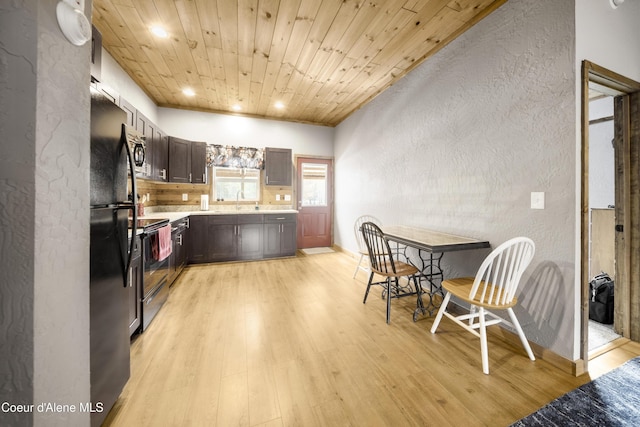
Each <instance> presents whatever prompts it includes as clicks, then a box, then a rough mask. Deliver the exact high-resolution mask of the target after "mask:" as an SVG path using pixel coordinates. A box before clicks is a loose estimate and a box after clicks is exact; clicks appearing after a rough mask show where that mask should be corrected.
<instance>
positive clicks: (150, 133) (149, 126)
mask: <svg viewBox="0 0 640 427" xmlns="http://www.w3.org/2000/svg"><path fill="white" fill-rule="evenodd" d="M135 128H136V130H137V131H138V132H140V133H141V134H142V136H144V166H143V168H142V174H138V175H137V176H138V178H144V179H153V167H152V166H153V156H154V152H155V144H154V135H155V132H156V129H157V127H156V126H155V125H154V124H153V123H151V121H150V120H149V119H148V118H146V117H145V116H144V115H143V114H142V113H140V111H138V110H136V118H135Z"/></svg>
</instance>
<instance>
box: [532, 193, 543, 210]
mask: <svg viewBox="0 0 640 427" xmlns="http://www.w3.org/2000/svg"><path fill="white" fill-rule="evenodd" d="M531 209H544V192H542V191H532V192H531Z"/></svg>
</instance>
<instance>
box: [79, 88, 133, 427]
mask: <svg viewBox="0 0 640 427" xmlns="http://www.w3.org/2000/svg"><path fill="white" fill-rule="evenodd" d="M125 121H126V113H125V112H124V111H123V110H121V109H120V108H119V107H118V106H117V105H115V104H113V103H112V102H111V101H109V100H108V99H107V98H106V97H104V96H103V95H101V94H99V93H95V92H94V91H92V94H91V175H90V176H91V177H90V180H91V209H90V211H91V227H90V229H91V246H90V258H91V264H90V265H91V268H90V271H91V272H90V277H91V280H90V334H91V335H90V343H91V372H90V378H91V403H92V405H93V410H92V413H91V425H92V426H99V425H101V424H102V422H103V421H104V419H105V417H106V416H107V414H108V413H109V410H110V409H111V407H112V406H113V404H114V403H115V401H116V400H117V399H118V396H120V393H121V392H122V389H123V388H124V386H125V384H126V383H127V381H128V380H129V374H130V366H129V361H130V359H129V356H130V355H129V346H130V340H129V309H128V305H127V301H128V295H129V290H128V288H127V286H128V283H127V277H128V269H129V268H130V265H129V264H130V262H131V255H130V254H131V248H130V246H129V245H130V243H129V238H128V218H129V216H130V214H131V216H134V215H135V209H134V207H135V205H134V204H133V203H132V202H131V200H136V197H135V196H136V194H135V187H136V186H135V172H134V173H131V172H130V171H131V169H132V168H133V167H132V164H133V163H132V158H131V157H132V156H131V152H130V147H129V145H128V143H127V140H126V138H125V136H124V131H123V126H124V125H123V123H124V122H125ZM128 172H129V173H128ZM130 179H131V180H132V181H131V186H130V187H129V188H128V185H127V184H128V182H129V180H130ZM130 190H131V193H129V191H130ZM129 194H131V199H129ZM134 224H135V221H134ZM131 240H132V241H133V239H131Z"/></svg>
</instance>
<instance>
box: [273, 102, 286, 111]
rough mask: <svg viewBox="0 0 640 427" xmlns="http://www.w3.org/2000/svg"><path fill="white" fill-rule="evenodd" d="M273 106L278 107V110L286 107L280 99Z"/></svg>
mask: <svg viewBox="0 0 640 427" xmlns="http://www.w3.org/2000/svg"><path fill="white" fill-rule="evenodd" d="M273 106H274V107H276V108H277V109H278V110H282V109H283V108H284V104H283V103H282V102H280V101H278V102H276V103H275V104H273Z"/></svg>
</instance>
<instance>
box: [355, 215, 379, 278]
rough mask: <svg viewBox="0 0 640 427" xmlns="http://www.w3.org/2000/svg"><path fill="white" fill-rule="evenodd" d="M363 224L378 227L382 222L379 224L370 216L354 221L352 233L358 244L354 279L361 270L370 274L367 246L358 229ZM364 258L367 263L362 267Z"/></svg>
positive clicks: (376, 219) (377, 220) (363, 216)
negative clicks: (358, 256) (358, 255)
mask: <svg viewBox="0 0 640 427" xmlns="http://www.w3.org/2000/svg"><path fill="white" fill-rule="evenodd" d="M365 222H372V223H374V224H375V225H377V226H378V227H380V226H381V225H382V222H380V220H379V219H378V218H376V217H374V216H371V215H362V216H360V217H359V218H358V219H356V222H355V224H354V225H353V232H354V234H355V236H356V242H358V253H359V254H360V258H359V259H358V265H356V269H355V271H354V272H353V278H354V279H355V278H356V275H357V274H358V270H363V271H365V272H367V273H369V272H371V268H369V261H368V258H369V251H368V250H367V244H366V243H365V241H364V238H363V237H362V231H361V230H360V228H361V227H362V224H364V223H365ZM365 257H367V263H366V264H365V265H362V261H363V260H364V258H365Z"/></svg>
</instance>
